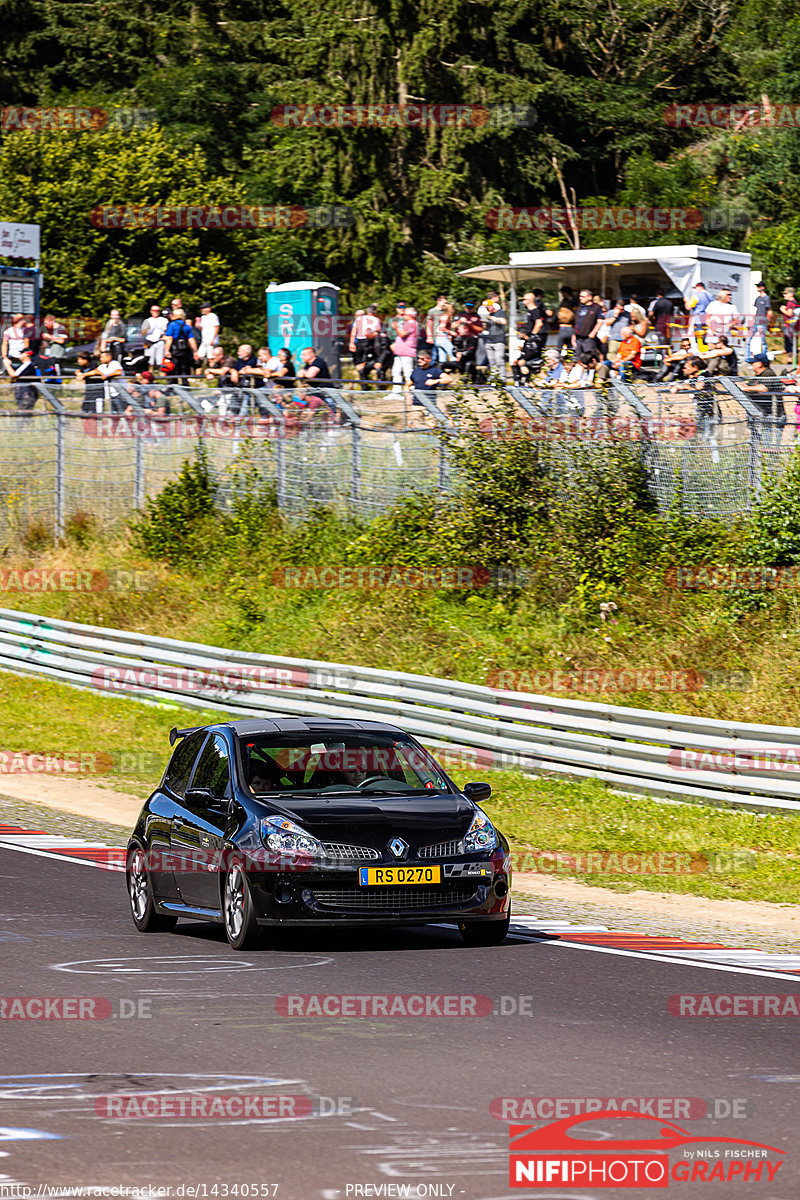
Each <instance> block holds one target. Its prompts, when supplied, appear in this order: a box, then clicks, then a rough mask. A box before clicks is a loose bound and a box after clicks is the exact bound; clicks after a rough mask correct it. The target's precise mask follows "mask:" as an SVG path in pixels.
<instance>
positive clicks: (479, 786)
mask: <svg viewBox="0 0 800 1200" xmlns="http://www.w3.org/2000/svg"><path fill="white" fill-rule="evenodd" d="M461 790H462V791H463V793H464V795H465V796H466V797H467V799H468V800H472V801H473V802H474V803H475V804H482V803H483V801H484V800H488V799H489V797H490V796H491V794H492V785H491V784H490V783H465V784H464V786H463V788H462V789H461Z"/></svg>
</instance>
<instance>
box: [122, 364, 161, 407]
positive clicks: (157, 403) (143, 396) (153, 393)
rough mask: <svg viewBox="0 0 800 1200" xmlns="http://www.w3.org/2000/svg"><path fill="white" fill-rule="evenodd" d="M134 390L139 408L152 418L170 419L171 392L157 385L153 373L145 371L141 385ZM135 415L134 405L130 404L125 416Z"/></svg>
mask: <svg viewBox="0 0 800 1200" xmlns="http://www.w3.org/2000/svg"><path fill="white" fill-rule="evenodd" d="M132 390H133V393H134V395H135V397H136V400H137V402H138V404H139V407H140V408H143V409H144V410H145V412H146V413H149V414H150V416H152V417H168V416H169V415H170V413H171V412H172V409H171V407H170V403H169V391H168V389H167V388H163V387H158V386H157V385H156V383H155V380H154V377H153V372H152V371H143V372H142V381H141V383H140V384H138V385H137V386H136V388H135V389H132ZM135 415H136V414H135V413H134V409H133V405H131V404H129V405H128V407H127V408H126V409H125V416H126V417H133V416H135Z"/></svg>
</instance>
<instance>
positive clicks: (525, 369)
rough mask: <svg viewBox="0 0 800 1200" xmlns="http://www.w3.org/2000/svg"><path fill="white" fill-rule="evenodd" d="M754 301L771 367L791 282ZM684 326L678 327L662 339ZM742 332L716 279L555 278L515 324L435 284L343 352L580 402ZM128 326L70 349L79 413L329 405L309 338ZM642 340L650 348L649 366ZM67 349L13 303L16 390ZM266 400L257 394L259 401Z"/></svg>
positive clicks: (215, 320) (198, 326) (177, 305)
mask: <svg viewBox="0 0 800 1200" xmlns="http://www.w3.org/2000/svg"><path fill="white" fill-rule="evenodd" d="M754 308H755V311H754V313H753V314H752V316H751V317H750V318H749V319H748V324H747V327H746V338H745V347H746V349H745V353H744V355H743V357H744V361H745V362H746V363H748V364H749V365H750V368H751V371H752V373H753V375H760V374H762V373H764V371H765V370H766V371H771V368H770V359H769V356H768V354H767V332H768V331H769V330H774V329H775V327H776V323H777V325H778V327H779V329H780V331H781V332H782V334H783V338H784V348H785V350H786V351H787V352H788V353H790V354H793V355H794V356H796V349H797V336H798V329H800V304H798V301H797V300H796V298H795V292H794V289H792V288H787V289H785V291H784V293H783V303H782V304H780V305H775V306H773V302H772V300H771V298H770V296H769V295H768V294H767V291H766V287H765V285H764V284H763V283H760V284H759V285H758V296H757V298H756V301H755V306H754ZM681 328H682V329H683V331H684V336H683V337H681V339H680V343H679V345H677V346H675V347H674V348H673V343H674V340H675V332H676V330H678V331H680V329H681ZM742 329H743V327H742V317H741V315H740V314H739V313H737V310H736V308H735V306H734V305H733V304H732V302H731V293H730V292H729V291H726V290H724V289H723V290H721V291H719V292H718V293H717V294H716V295H715V296H712V295H711V294H710V293H709V292H708V290H707V289H706V287H705V285H704V284H703V283H697V284H695V286H694V287H693V288H692V290H691V292H690V294H689V295H688V296H686V297H684V298H683V300H682V301H678V302H676V301H675V300H673V299H671V298H669V297H668V296H667V295H666V294H665V291H664V289H663V288H661V289H658V290H657V292H656V295H655V297H654V298H653V299H651V300H650V301H649V303H647V302H646V307H645V303H640V302H639V298H638V296H636V295H635V294H632V295H629V296H628V297H626V298H624V299H623V298H619V299H617V300H616V301H613V300H610V299H607V298H605V297H603V296H601V295H599V294H597V293H593V292H592V291H591V290H589V289H586V288H585V289H582V290H581V291H580V292H579V293H578V295H577V296H576V295H575V293H574V292H573V290H572V288H571V287H569V286H568V285H564V286H562V287H561V288H560V289H559V293H558V300H557V301H556V302H554V303H549V302H548V301H547V300H546V299H545V296H544V293H543V292H542V291H541V290H539V289H535V290H532V291H529V292H526V293H525V295H524V296H523V297H522V304H521V309H520V311H519V312H518V314H517V320H516V324H515V325H514V323H513V322H512V320H511V316H510V314H509V312H508V310H507V308H506V307H505V305H504V303H503V301H502V299H501V296H500V293H499V292H497V291H495V290H489V291H488V293H487V294H486V297H485V299H484V300H483V301H482V303H479V304H476V303H475V302H472V301H466V302H465V303H464V304H463V305H461V306H460V307H459V306H456V305H455V304H453V303H452V302H451V301H450V299H449V298H448V297H447V296H446V295H444V294H441V295H439V296H438V297H437V300H436V303H435V304H434V305H433V306H432V307H431V308H429V309H428V310H427V311H426V312H424V315H423V313H421V312H418V311H417V310H416V309H415V308H413V307H412V306H410V305H407V304H405V303H402V302H400V303H398V304H397V305H396V307H395V312H394V313H393V314H392V315H391V316H389V317H385V318H384V317H381V316H380V315H379V313H378V310H377V307H376V305H374V304H373V305H369V306H368V307H367V308H364V309H359V310H357V312H356V313H355V315H354V318H353V320H352V323H351V325H350V328H349V333H348V334H347V336H346V338H345V344H344V346H343V349H346V350H347V351H349V354H350V355H351V356H352V364H353V373H354V375H355V377H356V379H357V380H359V381H360V382H366V381H372V380H373V376H374V377H375V381H376V382H388V381H389V380H390V381H391V391H390V397H400V396H403V395H408V393H409V392H411V391H412V390H413V391H414V392H416V393H417V395H419V394H420V393H422V394H423V395H428V396H433V395H434V389H435V388H437V387H439V388H441V387H448V386H453V385H454V384H456V383H457V382H458V381H459V380H460V379H461V380H466V381H468V382H470V383H472V384H475V383H479V382H497V381H507V379H508V376H509V374H510V377H511V379H513V381H514V382H515V383H518V384H523V383H525V384H531V385H534V386H538V387H541V388H545V389H552V390H553V391H554V393H555V402H554V408H555V411H556V412H557V413H559V412H563V411H567V409H569V408H575V407H582V400H580V401H579V400H577V399H570V398H569V393H570V391H573V392H580V391H582V390H583V389H586V388H588V387H592V386H594V385H596V384H603V383H607V382H608V381H610V380H619V381H620V382H630V381H631V380H635V379H637V378H641V377H642V376H643V375H644V374H645V373H646V377H647V378H648V379H650V380H651V381H653V382H656V383H672V382H674V381H676V380H677V381H679V382H680V381H681V380H683V379H685V378H694V377H696V376H697V377H703V378H705V377H707V376H710V377H713V376H719V375H728V376H739V375H740V374H741V373H742V364H741V363H740V361H739V354H737V350H736V349H735V348H734V346H733V344H732V337H731V335H732V334H733V333H741V332H742ZM136 332H137V334H138V338H137V341H136V344H135V345H134V346H133V347H131V344H130V334H131V322H130V321H128V322H126V321H125V320H124V319H123V318H122V315H121V313H120V311H119V310H118V309H112V310H111V312H110V314H109V317H108V320H107V321H106V322H105V324H104V326H103V328H102V332H101V333H100V336H99V338H98V339H97V341H96V343H95V344H94V346H92V347H91V348H89V347H87V348H85V349H83V350H82V351H81V352H79V353H78V355H77V361H76V364H75V372H74V375H75V378H76V380H77V381H78V382H79V383H80V382H83V383H84V385H85V394H84V400H83V410H84V411H85V412H90V411H101V410H102V407H103V403H104V402H109V403H110V406H111V408H112V411H122V410H123V406H126V405H127V404H128V402H127V401H126V399H125V397H124V395H123V392H122V389H121V388H119V386H116V385H115V381H117V385H118V384H120V383H123V384H124V387H125V390H126V391H127V392H128V393H129V394H132V395H133V396H134V398H135V399H136V400H137V401H138V403H139V404H140V405H141V407H144V408H145V409H150V410H152V411H153V412H155V413H157V414H158V415H167V414H169V412H170V403H169V397H170V394H174V393H172V386H173V385H182V386H184V387H186V386H188V385H189V384H190V383H191V382H193V381H200V382H201V383H203V384H205V385H206V386H214V387H219V388H222V389H237V388H248V389H256V390H258V389H267V391H266V392H264V393H263V396H264V400H265V402H266V398H267V397H268V396H269V398H270V400H271V402H272V403H273V404H278V405H279V406H281V407H286V406H287V405H289V404H292V405H299V406H301V407H304V408H306V409H308V410H309V411H310V412H313V411H315V410H316V409H318V408H320V407H324V406H326V401H325V399H324V396H323V397H317V396H314V394H313V392H314V388H316V389H317V390H323V391H324V389H325V388H330V387H332V386H336V381H335V380H333V379H332V375H331V368H330V365H329V364H328V362H327V361H326V360H325V358H324V357H323V356H322V355H321V354H320V353H319V352H318V351H317V349H315V348H314V347H312V346H307V347H305V348H304V349H303V350H302V351H301V353H300V355H299V357H298V359H295V358H294V357H293V355H292V353H291V351H290V350H288V349H287V348H285V347H282V348H280V349H277V350H276V351H275V352H273V351H272V350H270V348H269V347H267V346H261V347H259V348H258V349H256V350H254V348H253V346H251V345H248V344H241V345H239V346H238V348H237V351H236V354H232V353H227V352H226V350H225V349H224V347H223V345H222V339H221V334H222V330H221V323H220V319H219V317H218V316H217V314H216V313H215V312H214V306H213V305H212V303H211V302H210V301H208V300H205V301H203V303H202V304H201V305H200V311H199V313H198V315H197V316H195V317H194V318H193V319H190V318H189V317H187V313H186V310H185V308H184V305H183V302H182V300H181V298H180V296H176V297H174V298H173V299H172V300H171V302H170V303H169V304H168V305H167V306H165V307H163V308H162V307H161V306H160V305H155V304H154V305H152V306H151V308H150V311H149V314H148V316H147V317H146V318H145V319H144V320H142V321H141V322H140V324H139V325H138V328H137V330H136ZM92 351H94V352H95V353H94V355H93V354H92ZM645 351H647V352H648V354H649V356H650V361H649V363H648V365H647V366H646V367H644V366H643V354H644V353H645ZM66 353H67V330H66V328H65V327H64V326H63V325H62V324H61V323H60V322H59V321H58V320H57V319H56V318H55V317H54V316H53V315H52V314H47V315H46V316H45V317H44V319H43V321H42V322H41V324H40V326H39V327H38V328H34V327H33V325H32V323H31V321H30V320H29V319H28V318H26V317H25V316H24V315H22V314H15V315H14V316H13V318H12V320H11V321H10V323H9V324H8V325H7V326H6V328H5V329H4V330H3V332H2V344H1V345H0V358H1V359H2V364H3V368H4V371H5V374H6V376H7V377H9V378H11V379H13V380H14V381H15V385H16V386H15V391H19V393H20V396H22V395H23V393H24V391H25V385H26V382H27V383H28V384H30V383H32V381H33V379H34V378H36V377H38V378H42V377H47V376H51V375H59V374H61V369H62V363H63V359H64V356H65V354H66ZM64 365H65V366H66V364H64ZM35 396H36V392H35V389H33V388H30V387H29V388H28V395H27V399H26V400H25V402H24V403H22V404H20V405H19V406H20V407H32V402H33V403H35ZM265 406H266V408H268V407H269V406H268V405H266V404H265V403H259V404H258V407H259V408H260V409H262V410H263V409H264V407H265ZM327 407H328V408H330V407H331V406H330V405H329V404H328V405H327Z"/></svg>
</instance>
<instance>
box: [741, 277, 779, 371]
mask: <svg viewBox="0 0 800 1200" xmlns="http://www.w3.org/2000/svg"><path fill="white" fill-rule="evenodd" d="M756 288H757V291H758V295H757V296H756V299H755V304H754V305H753V310H754V311H753V328H752V329H751V331H750V337H749V338H748V341H747V354H746V356H745V362H749V363H751V362H752V361H753V359H754V357H755V355H756V354H766V352H767V330H768V329H769V323H770V321H771V320H772V318H773V316H774V315H775V314H774V313H773V311H772V301H771V299H770V297H769V295H768V293H767V285H766V284H765V283H764V282H763V281H762V282H761V283H757V284H756Z"/></svg>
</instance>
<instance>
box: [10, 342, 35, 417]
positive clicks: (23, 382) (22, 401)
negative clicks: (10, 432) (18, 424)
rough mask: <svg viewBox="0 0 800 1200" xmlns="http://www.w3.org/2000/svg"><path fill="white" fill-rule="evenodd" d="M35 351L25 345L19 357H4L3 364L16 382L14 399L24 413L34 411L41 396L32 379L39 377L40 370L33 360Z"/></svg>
mask: <svg viewBox="0 0 800 1200" xmlns="http://www.w3.org/2000/svg"><path fill="white" fill-rule="evenodd" d="M32 358H33V353H32V351H31V349H30V347H29V346H25V347H24V348H23V349H22V350H21V351H20V356H19V358H18V359H13V360H12V359H10V358H8V357H5V358H4V359H3V366H4V367H5V369H6V372H7V374H8V375H10V376H11V378H12V379H13V380H14V381H15V382H14V401H15V403H16V405H17V408H18V409H19V411H20V412H22V413H30V412H32V410H33V408H34V405H35V404H36V401H37V399H38V398H39V392H38V390H37V389H36V388H35V387H34V386H33V383H32V381H33V380H34V379H38V378H39V371H38V370H37V369H36V367H35V366H34V364H33V363H32V362H31V359H32Z"/></svg>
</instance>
